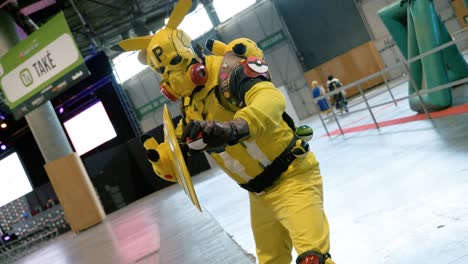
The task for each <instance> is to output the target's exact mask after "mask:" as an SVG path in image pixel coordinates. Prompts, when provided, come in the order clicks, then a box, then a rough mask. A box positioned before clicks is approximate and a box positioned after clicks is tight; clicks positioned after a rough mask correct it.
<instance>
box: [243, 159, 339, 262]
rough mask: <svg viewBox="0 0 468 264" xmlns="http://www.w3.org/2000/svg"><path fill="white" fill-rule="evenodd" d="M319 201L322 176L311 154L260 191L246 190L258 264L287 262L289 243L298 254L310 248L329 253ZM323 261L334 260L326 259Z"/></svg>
mask: <svg viewBox="0 0 468 264" xmlns="http://www.w3.org/2000/svg"><path fill="white" fill-rule="evenodd" d="M292 167H293V168H292ZM322 204H323V194H322V177H321V175H320V170H319V168H318V163H317V161H316V160H315V157H314V155H313V154H312V153H310V155H308V156H307V157H306V159H302V160H301V159H296V161H294V163H293V164H291V166H290V168H289V169H288V171H287V172H285V173H283V175H282V176H281V177H280V179H279V180H278V182H277V183H275V185H274V186H273V187H271V188H270V189H268V190H267V192H265V193H264V194H262V195H256V194H252V193H250V214H251V223H252V230H253V234H254V238H255V244H256V248H257V257H258V261H259V263H260V264H290V263H291V260H292V257H291V250H292V246H294V249H295V250H296V252H297V254H298V255H300V254H302V253H304V252H306V251H310V250H313V251H317V252H320V253H322V254H325V253H327V252H329V249H330V238H329V229H328V221H327V217H326V215H325V212H324V210H323V206H322ZM326 263H327V264H332V263H334V262H333V261H332V260H331V259H327V261H326Z"/></svg>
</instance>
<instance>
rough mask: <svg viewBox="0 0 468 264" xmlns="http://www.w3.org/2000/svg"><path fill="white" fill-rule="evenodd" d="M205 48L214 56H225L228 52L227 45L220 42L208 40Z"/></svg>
mask: <svg viewBox="0 0 468 264" xmlns="http://www.w3.org/2000/svg"><path fill="white" fill-rule="evenodd" d="M205 47H206V49H207V50H208V51H210V52H211V53H213V54H214V55H219V56H223V55H224V53H225V52H226V48H227V45H226V44H224V43H223V42H221V41H219V40H215V39H207V40H206V42H205Z"/></svg>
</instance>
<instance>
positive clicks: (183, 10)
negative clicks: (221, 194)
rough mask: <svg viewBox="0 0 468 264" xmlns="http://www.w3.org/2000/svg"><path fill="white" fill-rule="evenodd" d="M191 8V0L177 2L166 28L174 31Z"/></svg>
mask: <svg viewBox="0 0 468 264" xmlns="http://www.w3.org/2000/svg"><path fill="white" fill-rule="evenodd" d="M191 7H192V0H179V2H177V4H176V6H175V7H174V10H172V13H171V15H170V16H169V21H168V22H167V25H166V28H171V29H176V28H177V26H179V25H180V23H181V22H182V20H183V19H184V17H185V15H187V12H188V11H189V10H190V8H191Z"/></svg>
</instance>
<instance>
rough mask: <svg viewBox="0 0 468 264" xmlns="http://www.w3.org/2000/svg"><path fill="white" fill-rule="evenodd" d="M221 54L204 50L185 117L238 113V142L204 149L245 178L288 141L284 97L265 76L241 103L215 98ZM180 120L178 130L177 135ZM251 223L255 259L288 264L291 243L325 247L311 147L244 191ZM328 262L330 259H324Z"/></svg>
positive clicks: (240, 180)
mask: <svg viewBox="0 0 468 264" xmlns="http://www.w3.org/2000/svg"><path fill="white" fill-rule="evenodd" d="M222 59H223V57H220V56H207V57H206V63H205V65H206V66H207V68H208V74H209V79H208V82H207V83H206V84H205V87H204V88H203V89H202V90H201V91H198V92H196V93H195V94H193V95H192V96H191V97H190V98H189V97H187V98H183V106H182V107H183V112H184V113H185V121H186V122H187V123H188V122H189V121H190V120H192V119H194V120H216V121H231V120H233V119H234V118H242V119H244V120H245V121H247V123H248V125H249V131H250V135H249V137H248V138H246V139H245V140H243V141H241V142H240V143H238V144H236V145H233V146H227V147H225V149H224V150H218V151H211V152H209V154H210V155H211V157H212V158H213V159H214V160H215V161H216V162H217V164H218V165H219V166H220V167H221V168H222V169H223V170H224V171H225V172H226V174H228V175H229V176H230V177H231V178H232V179H233V180H234V181H236V182H237V183H239V184H241V183H246V182H248V181H249V180H250V179H252V178H254V177H255V176H256V175H259V174H260V173H261V172H262V171H263V168H264V167H266V166H268V165H269V164H271V162H272V161H273V160H274V159H275V158H276V157H278V156H279V154H280V153H281V152H282V151H283V150H284V149H285V148H286V147H287V146H288V144H289V142H290V141H291V140H292V137H293V136H294V133H293V131H292V129H291V128H290V127H289V126H288V125H287V124H286V123H285V122H284V121H283V119H282V116H281V115H282V113H283V112H284V111H285V98H284V96H283V94H282V93H281V92H280V91H279V90H278V89H277V88H276V87H275V86H274V85H273V84H272V83H271V82H268V81H264V82H259V83H257V84H255V85H254V86H253V87H252V88H251V89H250V90H248V92H247V93H246V94H245V100H244V101H245V104H246V106H245V107H243V108H241V109H240V110H237V111H233V110H232V108H231V109H229V108H230V107H226V106H223V105H221V104H220V102H219V100H218V98H217V97H216V95H215V92H214V89H215V87H216V86H217V84H218V71H219V66H220V64H221V61H222ZM182 130H183V124H182V122H181V123H179V126H178V129H177V134H178V136H180V135H181V132H182ZM249 194H250V195H249V198H250V207H251V208H250V210H251V224H252V230H253V234H254V238H255V243H256V248H257V249H256V251H257V256H258V260H259V263H260V264H269V263H274V264H283V263H284V264H289V263H291V258H292V257H291V250H292V246H294V248H295V250H296V252H297V253H298V255H300V254H301V253H303V252H306V251H310V250H313V251H317V252H321V253H322V254H325V253H327V252H328V251H329V247H330V246H329V244H330V243H329V228H328V221H327V218H326V216H325V213H324V210H323V206H322V204H323V195H322V177H321V175H320V170H319V164H318V162H317V160H316V159H315V156H314V154H313V153H311V152H309V153H308V155H307V156H306V157H305V158H296V159H295V160H294V161H293V162H292V163H291V165H290V166H289V168H288V170H287V171H286V172H284V173H283V174H282V175H281V177H280V178H279V180H277V181H276V182H275V184H274V185H273V186H272V187H270V188H268V189H267V190H265V192H264V193H263V194H261V195H258V194H255V193H249ZM326 263H327V264H329V263H333V262H332V260H331V259H327V261H326Z"/></svg>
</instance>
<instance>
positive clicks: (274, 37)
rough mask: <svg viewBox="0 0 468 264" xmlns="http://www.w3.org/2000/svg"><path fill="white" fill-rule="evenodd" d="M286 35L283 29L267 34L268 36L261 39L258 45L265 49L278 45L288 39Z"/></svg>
mask: <svg viewBox="0 0 468 264" xmlns="http://www.w3.org/2000/svg"><path fill="white" fill-rule="evenodd" d="M286 39H287V38H286V35H285V34H284V32H283V31H282V30H280V31H278V32H276V33H273V34H271V35H270V36H267V37H266V38H264V39H262V40H260V41H259V42H258V47H259V48H260V49H262V50H263V51H266V50H268V49H271V48H273V47H274V46H276V45H278V44H279V43H281V42H283V41H284V40H286Z"/></svg>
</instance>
